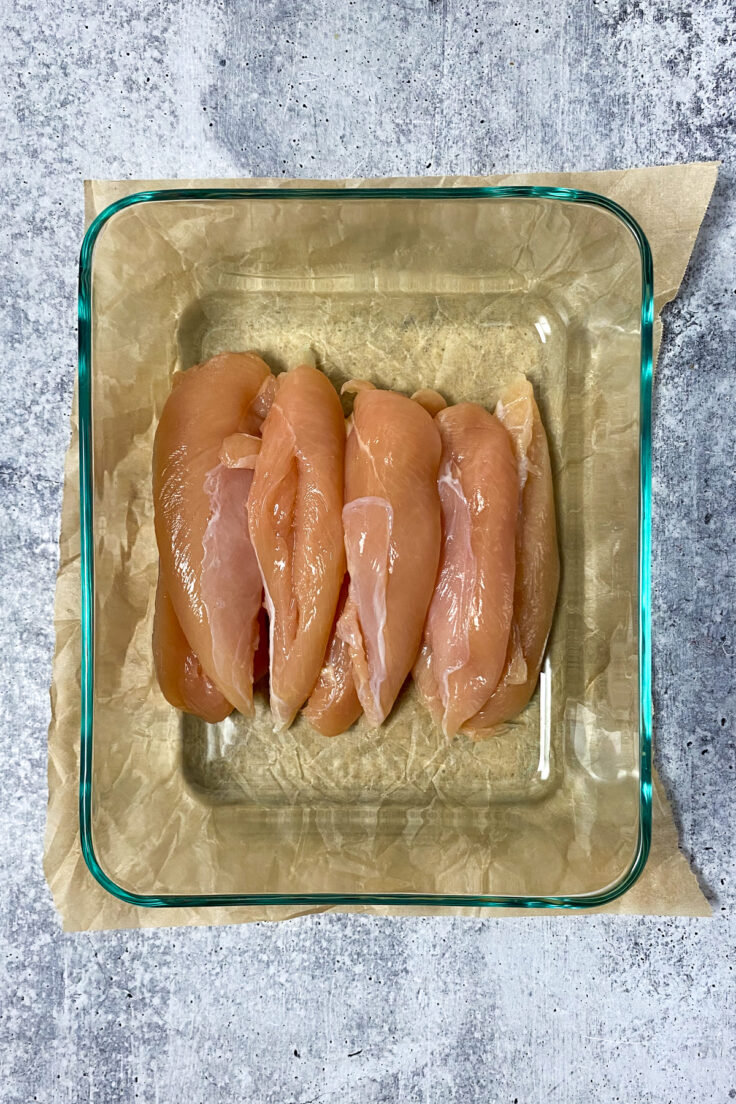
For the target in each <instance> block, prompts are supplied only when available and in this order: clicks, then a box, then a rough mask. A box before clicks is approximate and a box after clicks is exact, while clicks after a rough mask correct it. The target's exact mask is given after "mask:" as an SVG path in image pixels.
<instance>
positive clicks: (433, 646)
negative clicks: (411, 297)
mask: <svg viewBox="0 0 736 1104" xmlns="http://www.w3.org/2000/svg"><path fill="white" fill-rule="evenodd" d="M435 423H436V425H437V427H438V429H439V431H440V437H441V438H442V459H441V462H440V473H439V492H440V500H441V502H442V551H441V554H440V569H439V575H438V577H437V583H436V586H435V590H434V594H433V595H432V602H431V604H430V607H429V613H428V614H427V623H426V625H425V628H424V639H423V643H422V650H421V652H420V654H419V659H418V660H417V663H416V666H415V668H414V679H415V682H416V683H417V686H418V687H419V691H420V693H421V695H422V697H423V698H424V700H425V702H426V704H427V705H428V706H429V709H430V711H431V712H432V714H433V715H434V717H435V719H436V720H438V721H440V722H441V724H442V728H443V730H444V732H445V735H446V736H454V735H455V733H456V732H457V730H458V729H459V727H460V725H461V724H462V723H463V722H464V721H467V720H468V719H469V718H470V717H472V716H473V715H474V714H475V713H477V711H478V710H479V709H480V708H481V706H482V705H483V704H484V703H485V702H486V701H487V700H488V698H489V696H490V694H491V693H492V692H493V690H494V689H495V688H496V686H497V685H498V681H499V679H500V677H501V673H502V671H503V668H504V662H505V659H506V651H507V648H508V643H509V633H510V629H511V617H512V613H513V601H514V575H515V570H516V520H517V516H518V513H519V474H518V469H517V464H516V458H515V456H514V450H513V446H512V444H511V439H510V437H509V434H508V433H507V431H506V430H505V429H504V427H503V426H502V425H501V423H500V421H499V420H498V419H497V418H494V416H493V415H492V414H489V413H488V411H487V410H484V409H483V407H481V406H477V405H476V404H475V403H460V404H459V405H458V406H451V407H448V408H447V409H446V410H442V411H441V412H440V413H439V414H438V415H437V416H436V418H435Z"/></svg>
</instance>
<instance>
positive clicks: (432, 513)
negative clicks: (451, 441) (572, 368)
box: [338, 391, 441, 726]
mask: <svg viewBox="0 0 736 1104" xmlns="http://www.w3.org/2000/svg"><path fill="white" fill-rule="evenodd" d="M440 450H441V445H440V436H439V433H438V431H437V427H436V426H435V424H434V421H433V420H432V418H431V416H430V415H429V414H428V413H427V411H426V410H424V409H423V407H421V406H420V405H419V404H418V403H415V402H412V401H411V399H407V398H406V397H405V396H403V395H397V394H395V393H394V392H391V391H361V392H359V393H358V395H357V397H356V399H355V405H354V408H353V419H352V426H351V429H350V433H349V435H348V442H347V448H346V455H345V508H344V509H343V528H344V531H345V550H346V552H347V559H348V572H349V575H350V588H349V593H348V600H347V602H346V604H345V609H344V611H343V615H342V617H341V618H340V622H339V625H338V633H339V635H340V636H341V637H342V639H343V640H344V641H345V642H346V643H347V644H348V645H349V648H350V658H351V662H352V667H353V677H354V679H355V684H356V688H357V691H358V697H359V699H360V703H361V705H362V706H363V710H364V712H365V715H366V717H367V719H368V722H369V724H371V725H372V726H376V725H379V724H381V722H382V721H383V720H384V719H385V717H386V716H387V715H388V713H389V712H390V710H391V708H392V706H393V704H394V701H395V700H396V696H397V694H398V693H399V690H400V689H401V687H402V684H403V682H404V680H405V678H406V676H407V675H408V673H409V671H410V670H411V667H412V664H413V663H414V660H415V659H416V656H417V652H418V651H419V645H420V643H421V639H422V629H423V627H424V619H425V617H426V614H427V608H428V606H429V603H430V599H431V597H432V590H433V588H434V582H435V578H436V575H437V563H438V560H439V552H440V532H441V530H440V499H439V493H438V490H437V470H438V468H439V461H440Z"/></svg>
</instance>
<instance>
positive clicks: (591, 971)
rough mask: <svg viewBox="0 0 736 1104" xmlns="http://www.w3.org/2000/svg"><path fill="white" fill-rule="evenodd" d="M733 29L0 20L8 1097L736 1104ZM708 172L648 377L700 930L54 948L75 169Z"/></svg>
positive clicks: (534, 931)
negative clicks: (713, 176)
mask: <svg viewBox="0 0 736 1104" xmlns="http://www.w3.org/2000/svg"><path fill="white" fill-rule="evenodd" d="M72 8H73V9H75V10H72ZM734 26H735V20H734V8H733V5H732V2H731V0H710V2H709V3H705V2H703V3H690V2H687V0H681V2H680V3H678V4H677V5H675V4H671V3H665V2H663V0H652V2H651V3H640V2H638V0H597V2H595V0H562V2H561V3H559V4H557V5H554V4H550V3H548V2H544V3H542V2H540V0H530V2H529V3H526V4H510V3H509V4H506V3H502V2H500V0H499V2H495V3H491V2H488V3H461V2H459V0H437V2H427V0H404V2H392V0H386V2H382V3H374V4H360V3H355V2H353V0H329V2H327V0H315V2H314V3H312V4H309V5H307V4H299V3H295V2H294V3H292V2H290V0H261V2H260V3H256V2H255V0H240V2H239V3H235V2H234V0H233V2H230V0H218V2H215V3H212V4H197V3H195V2H194V0H172V2H170V3H150V2H148V0H142V2H133V0H118V3H116V4H114V5H113V4H110V3H102V2H101V0H97V2H94V0H82V2H81V3H79V4H76V5H73V6H72V7H71V8H70V7H69V6H68V5H63V4H61V3H60V0H37V2H36V3H33V4H32V3H30V0H17V2H16V3H15V4H13V5H12V6H11V5H10V4H7V3H6V4H2V5H1V6H0V56H1V59H2V65H1V67H0V73H2V78H1V84H0V95H1V97H2V115H1V118H2V150H3V153H4V155H5V156H4V157H3V159H2V163H1V164H0V174H1V175H2V187H3V198H4V204H3V216H4V217H3V218H2V223H1V224H0V242H1V243H2V245H1V247H0V279H1V280H2V297H1V298H0V311H2V342H3V369H2V375H1V376H0V394H1V395H2V402H1V403H0V423H1V427H2V429H1V432H0V449H1V450H2V458H1V459H0V487H1V489H0V504H1V506H2V509H0V548H1V552H0V555H1V562H2V572H1V574H0V586H1V587H2V611H3V613H2V626H3V650H2V658H1V662H2V669H3V673H2V678H1V679H0V709H1V710H2V739H3V748H4V751H3V770H2V774H1V775H0V787H1V794H2V797H1V800H0V838H2V841H3V859H2V898H1V899H2V904H1V905H0V986H1V989H0V992H1V993H2V1003H1V1004H0V1084H2V1090H1V1091H0V1096H1V1097H2V1100H3V1101H7V1102H8V1104H11V1102H12V1104H16V1102H17V1104H28V1102H29V1101H33V1100H38V1101H48V1102H53V1104H62V1102H71V1101H101V1102H103V1104H114V1102H117V1101H135V1100H139V1101H144V1102H154V1101H156V1102H161V1104H166V1102H169V1101H184V1102H186V1104H196V1102H203V1104H210V1102H215V1101H223V1102H230V1101H246V1100H247V1101H256V1102H258V1104H290V1102H294V1104H296V1102H302V1104H307V1102H316V1101H320V1102H340V1104H342V1102H345V1101H356V1102H357V1101H361V1102H362V1101H368V1102H374V1101H375V1102H379V1101H381V1102H386V1104H397V1102H412V1104H413V1102H415V1101H427V1102H430V1101H431V1102H434V1101H437V1102H442V1104H447V1102H449V1101H462V1102H463V1104H468V1102H475V1101H478V1102H490V1101H494V1102H495V1101H499V1102H508V1104H513V1102H515V1101H516V1102H518V1104H522V1102H524V1104H526V1102H529V1101H541V1100H545V1101H547V1100H554V1101H561V1102H564V1104H577V1102H578V1101H579V1102H587V1101H593V1100H594V1101H601V1102H608V1101H619V1100H620V1101H624V1100H626V1101H636V1102H637V1104H648V1102H657V1104H659V1102H668V1101H671V1102H673V1104H691V1102H692V1104H695V1102H700V1101H708V1102H712V1104H720V1102H724V1104H725V1102H728V1101H730V1100H732V1099H734V1098H736V1073H734V1069H735V1068H736V976H735V972H734V967H735V966H736V953H735V951H734V944H735V943H736V917H735V914H734V902H735V900H736V885H735V880H734V875H735V873H736V868H735V864H734V854H735V853H736V848H735V846H734V843H735V839H736V815H735V810H736V778H735V777H734V773H735V771H734V768H735V763H736V756H735V754H734V740H735V736H736V679H735V677H734V674H735V672H734V664H735V660H734V656H735V655H736V627H735V625H734V608H735V607H736V487H735V486H734V483H735V481H736V453H735V446H734V440H735V435H734V433H735V430H736V416H735V415H734V405H733V396H734V394H735V393H736V358H735V357H734V352H733V344H734V338H733V335H734V332H735V331H736V274H735V273H734V263H733V258H734V254H735V252H736V214H735V212H736V207H735V205H734V199H735V198H736V189H735V187H734V153H736V140H735V137H734V103H736V91H735V84H736V81H735V79H734V77H735V71H736V66H735V57H736V43H735V39H734ZM710 158H721V159H722V160H723V162H724V164H723V168H722V171H721V174H720V177H719V181H718V184H717V186H716V192H715V196H714V199H713V202H712V204H711V207H710V210H709V212H708V214H707V216H706V219H705V222H704V224H703V229H702V232H701V235H700V238H699V241H698V244H697V246H696V249H695V253H694V255H693V259H692V263H691V265H690V268H689V271H688V274H687V276H686V279H685V282H684V284H683V287H682V291H681V294H680V296H679V298H678V300H677V301H676V302H675V303H674V304H673V305H672V306H670V307H669V308H668V309H667V311H666V314H665V327H666V328H665V338H664V343H663V346H662V351H661V356H660V360H659V367H658V376H657V384H656V396H655V423H654V424H655V434H654V453H655V467H654V533H655V536H654V594H653V617H654V634H655V635H654V640H655V649H654V659H655V705H656V734H657V745H656V758H657V762H658V765H659V768H660V771H661V774H662V777H663V779H664V781H665V784H666V786H667V789H668V792H669V794H670V796H671V798H672V800H673V803H674V806H675V809H676V813H677V818H678V825H679V828H680V831H681V838H682V846H683V849H684V850H685V852H686V853H687V854H688V856H690V857H691V859H692V862H693V866H694V868H695V869H696V870H697V872H698V875H699V877H700V879H701V882H702V885H703V887H704V889H705V890H706V892H707V895H708V897H709V898H710V900H711V901H712V905H713V912H714V917H713V919H712V920H710V921H703V920H698V921H688V920H663V919H657V918H649V919H647V918H628V919H625V918H621V919H619V918H616V917H592V916H579V917H575V918H567V919H559V918H550V919H537V918H529V919H520V920H512V919H505V920H499V919H495V918H493V917H488V918H487V919H484V920H482V921H478V922H476V921H466V920H458V919H426V920H416V919H405V920H404V919H402V920H397V919H373V918H368V917H352V916H323V917H320V916H317V917H313V918H310V919H307V920H301V921H295V922H291V923H288V924H283V925H280V926H268V925H257V926H247V927H241V928H225V929H201V930H183V929H179V930H163V931H147V932H136V933H129V932H122V933H107V934H106V933H101V934H95V935H89V936H85V935H81V936H79V935H77V936H72V935H68V936H65V935H63V934H62V933H61V931H60V927H59V922H58V919H57V917H56V914H55V912H54V910H53V907H52V905H51V899H50V894H49V892H48V889H47V887H46V885H45V882H44V879H43V874H42V870H41V855H42V836H43V827H44V817H45V802H46V727H47V724H48V720H49V698H48V684H49V679H50V662H51V653H52V647H53V635H52V623H51V621H52V601H53V592H54V575H55V570H56V564H57V545H56V541H57V536H58V527H59V508H60V497H61V474H62V462H63V455H64V450H65V448H66V445H67V439H68V432H69V420H68V419H69V410H70V405H71V399H72V390H73V382H74V374H75V366H76V319H75V306H76V303H75V293H76V257H77V252H78V248H79V244H80V241H81V237H82V229H83V224H82V186H81V182H82V180H83V178H84V177H139V178H140V177H149V178H150V177H176V176H200V177H201V176H228V175H237V176H247V175H253V176H272V175H273V176H276V175H281V174H283V175H286V176H297V177H298V176H325V177H330V176H364V175H390V174H406V175H413V174H424V173H427V174H432V175H434V174H438V173H485V172H498V171H517V170H524V169H536V170H544V169H550V170H563V169H597V168H615V167H626V166H630V165H639V164H654V163H662V162H671V161H676V160H697V159H710Z"/></svg>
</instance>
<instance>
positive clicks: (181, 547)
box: [153, 353, 270, 716]
mask: <svg viewBox="0 0 736 1104" xmlns="http://www.w3.org/2000/svg"><path fill="white" fill-rule="evenodd" d="M269 376H270V372H269V368H268V365H266V364H264V362H263V361H262V360H261V359H260V358H259V357H257V356H256V355H255V354H254V353H224V354H222V355H221V356H217V357H214V358H213V359H212V360H209V361H207V363H206V364H201V365H199V366H197V367H195V368H190V369H189V370H188V371H187V372H183V373H181V374H180V375H178V376H177V377H176V378H175V383H174V388H173V390H172V392H171V395H170V396H169V398H168V400H167V401H166V404H165V406H164V409H163V411H162V413H161V420H160V421H159V425H158V429H157V430H156V438H155V441H154V448H153V494H154V506H155V525H156V539H157V541H158V548H159V555H160V558H161V567H160V570H161V579H162V583H163V585H164V587H165V589H166V592H167V593H168V595H169V596H170V598H171V602H172V605H173V607H174V610H175V612H176V616H177V618H178V620H179V623H180V626H181V629H182V631H183V633H184V636H185V638H186V640H188V641H189V644H190V645H191V647H192V650H193V652H194V654H195V655H196V656H197V658H198V659H199V662H200V664H201V666H202V669H203V671H204V672H205V673H206V674H207V676H208V677H209V679H210V680H211V681H212V682H213V683H214V684H215V686H216V687H217V689H218V690H219V691H220V692H221V693H222V694H223V695H224V696H225V697H226V698H227V700H228V701H229V702H232V704H233V705H234V706H235V707H236V708H237V709H239V710H240V712H241V713H243V714H245V715H246V716H250V715H252V713H253V657H254V653H255V651H256V648H257V646H258V616H259V611H260V608H261V604H262V588H261V577H260V573H259V571H258V565H257V563H256V559H255V554H254V552H253V548H252V546H251V542H250V536H249V533H248V517H247V511H246V502H247V498H248V492H249V489H250V485H251V481H252V478H253V472H252V471H250V470H248V469H237V468H236V469H230V468H227V467H225V466H223V465H222V464H221V463H220V460H219V455H220V449H221V446H222V444H223V441H224V440H225V439H226V438H227V437H230V436H231V435H233V434H235V433H248V434H253V433H255V432H257V430H258V428H259V426H260V423H261V418H260V416H259V415H258V414H257V413H256V412H255V411H253V409H252V404H253V402H254V400H255V399H256V397H257V396H258V395H259V393H260V391H261V388H262V387H263V385H264V384H265V383H266V381H267V380H268V378H269Z"/></svg>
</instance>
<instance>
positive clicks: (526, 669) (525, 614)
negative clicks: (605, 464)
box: [463, 376, 560, 735]
mask: <svg viewBox="0 0 736 1104" xmlns="http://www.w3.org/2000/svg"><path fill="white" fill-rule="evenodd" d="M496 417H497V418H499V420H500V421H501V422H503V424H504V425H505V426H506V428H507V429H508V431H509V433H510V435H511V439H512V441H513V443H514V449H515V452H516V457H517V462H518V465H519V482H520V486H521V509H520V515H519V522H518V527H517V535H516V581H515V585H514V621H513V624H512V631H511V638H510V641H509V649H508V653H507V656H506V665H505V667H504V672H503V675H502V676H501V681H500V683H499V685H498V687H497V688H496V690H495V691H494V692H493V694H491V696H490V698H489V699H488V701H487V702H486V704H485V705H484V706H483V708H482V709H480V710H479V712H478V713H476V715H475V716H474V717H472V718H471V719H470V720H469V721H468V722H467V723H466V724H465V725H464V726H463V727H464V729H466V730H467V731H468V732H471V733H473V734H474V735H484V734H487V733H488V731H489V730H490V729H492V728H494V727H495V726H496V725H500V724H503V722H504V721H508V720H510V719H511V718H512V717H515V716H516V715H517V714H518V713H520V712H521V710H522V709H523V708H524V706H525V705H526V704H527V702H528V701H529V699H530V698H531V696H532V694H533V693H534V690H535V688H536V685H537V680H538V679H539V671H540V668H541V666H542V658H543V656H544V649H545V646H546V644H547V637H548V635H549V630H550V628H551V625H552V617H553V615H554V611H555V603H556V601H557V588H558V585H559V580H560V557H559V552H558V549H557V524H556V521H555V502H554V489H553V485H552V468H551V465H550V459H549V448H548V445H547V435H546V433H545V432H544V426H543V425H542V420H541V418H540V416H539V410H538V409H537V404H536V402H535V401H534V392H533V391H532V385H531V384H530V383H529V381H528V380H527V379H525V377H524V376H519V377H518V378H517V379H515V380H514V381H513V382H512V383H511V384H509V386H508V387H507V388H506V389H505V391H504V392H503V393H502V395H501V398H500V400H499V402H498V405H497V406H496Z"/></svg>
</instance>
